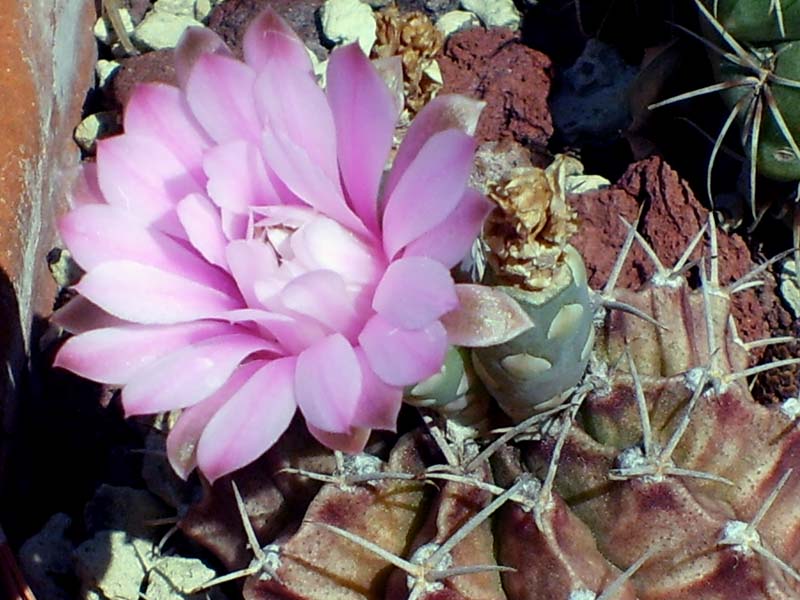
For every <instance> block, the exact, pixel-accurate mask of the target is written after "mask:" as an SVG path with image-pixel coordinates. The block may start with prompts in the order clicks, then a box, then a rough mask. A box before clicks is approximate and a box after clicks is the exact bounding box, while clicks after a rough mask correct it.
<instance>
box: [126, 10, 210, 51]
mask: <svg viewBox="0 0 800 600" xmlns="http://www.w3.org/2000/svg"><path fill="white" fill-rule="evenodd" d="M187 27H203V24H202V23H200V22H199V21H195V20H194V19H193V18H192V17H189V16H185V15H173V14H170V13H165V12H160V11H151V12H149V13H148V14H147V16H146V17H145V18H144V20H143V21H142V22H141V23H139V26H138V27H136V29H135V30H134V31H133V36H132V38H133V41H134V43H135V44H136V45H137V46H140V47H142V48H144V49H148V50H162V49H164V48H174V47H175V46H176V45H177V44H178V40H179V39H180V38H181V35H183V32H184V31H185V30H186V28H187Z"/></svg>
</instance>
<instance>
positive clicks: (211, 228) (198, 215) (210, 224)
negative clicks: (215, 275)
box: [177, 194, 228, 270]
mask: <svg viewBox="0 0 800 600" xmlns="http://www.w3.org/2000/svg"><path fill="white" fill-rule="evenodd" d="M177 211H178V219H180V222H181V225H183V229H184V230H185V231H186V235H187V236H188V238H189V242H190V243H191V244H192V246H194V247H195V249H196V250H197V251H198V252H199V253H200V254H201V255H202V257H203V258H205V259H206V260H207V261H208V262H210V263H211V264H214V265H217V266H218V267H222V268H223V269H225V270H227V269H228V261H227V259H226V257H225V248H226V246H227V245H228V239H227V238H226V237H225V232H223V231H222V221H221V215H220V210H219V208H217V207H216V206H214V205H213V204H212V203H211V201H210V200H209V199H208V198H206V197H205V196H203V195H202V194H190V195H188V196H186V198H184V199H183V200H181V201H180V202H179V203H178V207H177Z"/></svg>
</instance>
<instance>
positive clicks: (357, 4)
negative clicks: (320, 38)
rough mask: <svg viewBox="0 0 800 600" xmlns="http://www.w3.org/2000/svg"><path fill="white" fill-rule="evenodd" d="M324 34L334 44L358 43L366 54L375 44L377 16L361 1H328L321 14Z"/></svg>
mask: <svg viewBox="0 0 800 600" xmlns="http://www.w3.org/2000/svg"><path fill="white" fill-rule="evenodd" d="M320 18H321V21H322V33H323V34H324V35H325V37H326V38H327V39H328V40H330V41H331V42H333V43H334V44H336V45H337V46H338V45H341V44H349V43H351V42H356V41H357V42H358V45H359V46H361V49H362V50H363V51H364V54H369V52H370V50H372V45H373V44H374V43H375V38H376V35H375V15H373V14H372V9H371V8H370V6H369V4H365V3H364V2H361V0H327V2H325V4H324V5H323V6H322V10H321V12H320Z"/></svg>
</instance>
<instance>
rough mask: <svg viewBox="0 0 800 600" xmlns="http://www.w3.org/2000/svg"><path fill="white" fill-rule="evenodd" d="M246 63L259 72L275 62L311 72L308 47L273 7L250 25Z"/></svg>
mask: <svg viewBox="0 0 800 600" xmlns="http://www.w3.org/2000/svg"><path fill="white" fill-rule="evenodd" d="M242 45H243V47H244V60H245V62H247V64H248V65H250V66H251V67H253V69H255V70H256V71H257V72H259V71H261V70H262V69H263V68H264V66H265V65H266V64H267V63H268V62H269V61H270V60H275V61H278V62H280V63H282V64H285V65H287V66H290V68H292V69H296V70H297V71H306V72H308V73H311V70H312V65H311V58H310V57H309V56H308V52H307V51H306V47H305V44H303V42H302V40H301V39H300V38H299V37H297V34H296V33H295V32H294V30H293V29H292V28H291V27H289V25H288V24H287V23H286V21H284V20H283V19H282V18H281V17H280V16H279V15H278V13H276V12H275V10H273V9H272V8H267V9H266V10H265V11H263V12H262V13H261V14H260V15H258V16H257V17H256V18H255V19H253V20H252V21H251V22H250V25H248V27H247V31H246V32H245V34H244V42H243V44H242Z"/></svg>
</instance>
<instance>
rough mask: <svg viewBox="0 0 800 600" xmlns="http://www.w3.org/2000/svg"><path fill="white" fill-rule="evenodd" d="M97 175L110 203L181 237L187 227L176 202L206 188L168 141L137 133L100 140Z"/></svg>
mask: <svg viewBox="0 0 800 600" xmlns="http://www.w3.org/2000/svg"><path fill="white" fill-rule="evenodd" d="M97 176H98V182H99V184H100V189H101V190H102V191H103V196H104V197H105V199H106V201H108V203H109V204H112V205H114V206H117V207H119V208H123V209H127V210H129V211H130V212H131V213H133V214H134V215H136V216H137V217H138V218H140V219H142V220H143V221H144V222H145V223H152V224H154V225H155V226H156V227H158V228H159V229H161V230H163V231H165V232H166V233H171V234H173V235H176V236H179V237H180V236H181V235H182V234H183V228H182V227H181V226H180V224H179V223H178V219H177V217H176V215H175V205H176V204H177V203H178V202H179V201H180V200H182V199H183V198H185V197H186V196H187V195H188V194H191V193H194V192H202V191H203V189H202V188H201V187H200V185H199V184H198V183H197V181H196V180H195V179H194V177H192V175H191V173H189V172H188V171H187V170H186V166H185V165H184V164H183V163H182V162H181V161H180V160H178V159H177V157H176V156H175V155H174V154H173V153H172V152H171V151H170V150H169V149H168V148H167V147H166V146H165V145H164V144H161V143H159V142H157V141H154V140H153V139H152V138H149V137H145V136H141V135H135V134H125V135H119V136H116V137H113V138H107V139H104V140H100V141H99V142H98V143H97Z"/></svg>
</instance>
